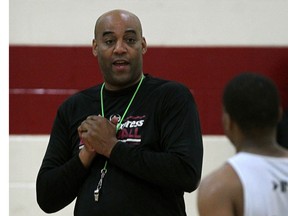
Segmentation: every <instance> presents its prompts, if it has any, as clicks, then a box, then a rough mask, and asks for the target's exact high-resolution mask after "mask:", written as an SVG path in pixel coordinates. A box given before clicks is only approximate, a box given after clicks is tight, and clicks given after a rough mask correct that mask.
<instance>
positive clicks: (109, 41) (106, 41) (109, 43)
mask: <svg viewBox="0 0 288 216" xmlns="http://www.w3.org/2000/svg"><path fill="white" fill-rule="evenodd" d="M112 43H113V40H105V44H107V45H111V44H112Z"/></svg>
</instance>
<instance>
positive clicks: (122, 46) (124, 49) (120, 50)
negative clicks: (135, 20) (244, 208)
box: [114, 40, 127, 54]
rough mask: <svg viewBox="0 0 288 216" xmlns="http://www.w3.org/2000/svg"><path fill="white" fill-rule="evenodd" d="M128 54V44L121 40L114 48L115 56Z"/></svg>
mask: <svg viewBox="0 0 288 216" xmlns="http://www.w3.org/2000/svg"><path fill="white" fill-rule="evenodd" d="M125 52H127V47H126V44H125V43H124V41H122V40H119V41H117V43H116V45H115V48H114V53H115V54H123V53H125Z"/></svg>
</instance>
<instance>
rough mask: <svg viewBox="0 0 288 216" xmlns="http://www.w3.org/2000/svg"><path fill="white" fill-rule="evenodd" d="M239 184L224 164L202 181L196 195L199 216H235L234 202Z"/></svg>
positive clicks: (232, 172)
mask: <svg viewBox="0 0 288 216" xmlns="http://www.w3.org/2000/svg"><path fill="white" fill-rule="evenodd" d="M239 186H241V183H240V181H239V179H238V177H237V176H236V174H235V172H234V171H233V170H232V168H231V167H230V166H229V165H228V164H225V165H224V166H223V167H221V168H220V169H218V170H216V171H214V172H213V173H211V174H210V175H208V176H207V177H205V178H204V179H203V181H202V182H201V183H200V186H199V191H198V195H197V202H198V203H197V204H198V211H199V215H200V216H236V215H239V212H238V213H237V211H238V210H239V206H237V205H238V204H237V203H236V200H239V198H241V197H237V196H240V195H239Z"/></svg>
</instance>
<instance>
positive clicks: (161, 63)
mask: <svg viewBox="0 0 288 216" xmlns="http://www.w3.org/2000/svg"><path fill="white" fill-rule="evenodd" d="M9 61H10V63H9V67H10V74H9V87H10V96H9V131H10V134H49V133H50V130H51V127H52V123H53V120H54V116H55V114H56V111H57V108H58V106H59V105H60V104H61V103H62V101H63V100H65V99H66V98H67V97H68V96H70V95H71V94H72V93H74V92H75V91H77V90H81V89H84V88H86V87H90V86H92V85H94V84H96V83H99V82H102V77H101V73H100V71H99V69H98V64H97V60H96V59H95V58H94V57H93V55H92V52H91V48H90V47H58V46H56V47H52V46H12V45H11V46H10V49H9ZM242 71H255V72H259V73H262V74H264V75H267V76H269V77H271V78H272V79H273V80H274V81H275V82H276V84H277V85H278V87H279V90H280V93H281V97H282V102H283V105H284V106H285V107H288V47H150V48H148V52H147V53H146V54H145V56H144V72H145V73H149V74H151V75H155V76H159V77H163V78H166V79H173V80H177V81H179V82H182V83H184V84H186V85H187V86H188V87H189V88H190V89H191V91H192V93H193V94H194V96H195V99H196V102H197V105H198V109H199V114H200V120H201V127H202V131H203V133H204V134H222V133H223V130H222V126H221V94H222V90H223V88H224V86H225V84H226V83H227V82H228V81H229V79H231V78H232V77H233V76H234V75H236V74H239V73H241V72H242Z"/></svg>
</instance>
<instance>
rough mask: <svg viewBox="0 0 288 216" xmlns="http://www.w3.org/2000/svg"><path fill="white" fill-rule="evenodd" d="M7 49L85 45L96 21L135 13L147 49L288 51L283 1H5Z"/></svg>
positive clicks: (286, 12)
mask: <svg viewBox="0 0 288 216" xmlns="http://www.w3.org/2000/svg"><path fill="white" fill-rule="evenodd" d="M9 4H10V11H9V12H10V14H9V16H10V26H9V27H10V43H11V44H46V45H47V44H56V45H90V44H91V40H92V37H93V28H94V24H95V21H96V19H97V18H98V16H99V15H101V14H102V13H104V12H106V11H108V10H111V9H116V8H121V9H126V10H130V11H131V12H134V13H135V14H136V15H138V16H139V18H140V19H141V21H142V25H143V29H144V35H145V37H146V39H147V42H148V44H149V45H169V46H190V45H193V46H198V45H200V46H211V45H216V46H217V45H257V46H258V45H259V46H261V45H288V28H287V20H288V1H287V0H273V1H271V0H217V1H215V0H177V1H175V0H146V1H141V0H120V1H119V0H105V1H97V0H85V1H79V0H49V1H47V0H10V1H9Z"/></svg>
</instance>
